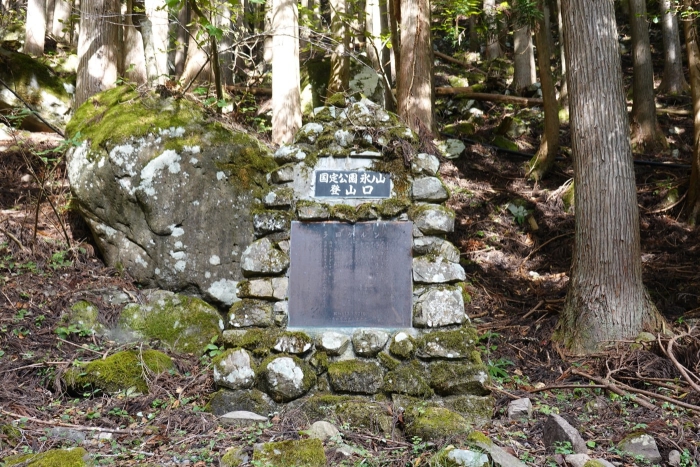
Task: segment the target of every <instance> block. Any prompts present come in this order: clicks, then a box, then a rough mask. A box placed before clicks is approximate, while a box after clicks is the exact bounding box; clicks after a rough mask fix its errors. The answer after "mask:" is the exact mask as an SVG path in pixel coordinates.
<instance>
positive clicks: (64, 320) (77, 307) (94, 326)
mask: <svg viewBox="0 0 700 467" xmlns="http://www.w3.org/2000/svg"><path fill="white" fill-rule="evenodd" d="M98 317H99V310H98V308H97V307H96V306H95V305H94V304H92V303H90V302H88V301H86V300H80V301H78V302H76V303H75V304H73V306H71V307H70V309H69V310H67V311H66V312H65V314H64V315H63V316H62V317H61V321H60V323H59V325H60V326H62V327H69V326H75V327H76V328H78V329H80V330H88V331H89V332H90V333H91V334H98V335H101V334H103V333H104V332H105V330H106V328H105V326H104V325H103V324H102V323H100V321H99V319H98Z"/></svg>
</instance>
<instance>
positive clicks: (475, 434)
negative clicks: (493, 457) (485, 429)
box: [467, 430, 493, 446]
mask: <svg viewBox="0 0 700 467" xmlns="http://www.w3.org/2000/svg"><path fill="white" fill-rule="evenodd" d="M467 441H469V442H471V443H480V444H484V445H486V446H491V445H492V444H493V441H491V439H490V438H489V437H488V436H486V435H485V434H483V433H482V432H480V431H477V430H474V431H471V432H469V434H468V435H467Z"/></svg>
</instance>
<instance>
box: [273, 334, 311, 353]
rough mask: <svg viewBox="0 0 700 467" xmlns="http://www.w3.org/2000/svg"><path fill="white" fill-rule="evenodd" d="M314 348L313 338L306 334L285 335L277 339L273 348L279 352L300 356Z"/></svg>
mask: <svg viewBox="0 0 700 467" xmlns="http://www.w3.org/2000/svg"><path fill="white" fill-rule="evenodd" d="M311 347H313V343H312V341H311V338H310V337H309V336H307V335H306V334H303V335H299V334H285V335H282V336H280V337H279V338H277V342H275V346H274V347H273V348H274V349H275V350H276V351H278V352H283V353H290V354H295V355H300V354H303V353H306V352H308V351H309V350H311Z"/></svg>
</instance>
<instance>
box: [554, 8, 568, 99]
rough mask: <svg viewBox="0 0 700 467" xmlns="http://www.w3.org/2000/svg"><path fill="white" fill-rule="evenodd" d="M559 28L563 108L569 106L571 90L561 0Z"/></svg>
mask: <svg viewBox="0 0 700 467" xmlns="http://www.w3.org/2000/svg"><path fill="white" fill-rule="evenodd" d="M557 29H558V31H559V44H560V47H559V62H560V63H561V66H560V68H559V69H560V71H561V73H560V77H561V87H560V88H559V106H560V107H562V108H568V107H569V90H568V87H567V85H566V54H565V53H564V43H563V37H564V22H563V21H562V19H561V0H557Z"/></svg>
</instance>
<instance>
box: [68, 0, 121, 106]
mask: <svg viewBox="0 0 700 467" xmlns="http://www.w3.org/2000/svg"><path fill="white" fill-rule="evenodd" d="M81 12H82V14H81V15H80V37H79V39H78V76H77V80H76V86H75V108H76V109H77V108H78V107H80V105H81V104H82V103H83V102H85V101H86V100H87V99H88V98H89V97H90V96H92V95H94V94H97V93H98V92H100V91H104V90H106V89H109V88H113V87H114V86H115V84H116V81H117V64H118V62H119V58H118V55H119V52H118V49H119V47H118V45H119V44H118V42H119V24H118V21H114V18H118V17H119V14H120V8H119V2H118V1H117V0H82V2H81Z"/></svg>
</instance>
